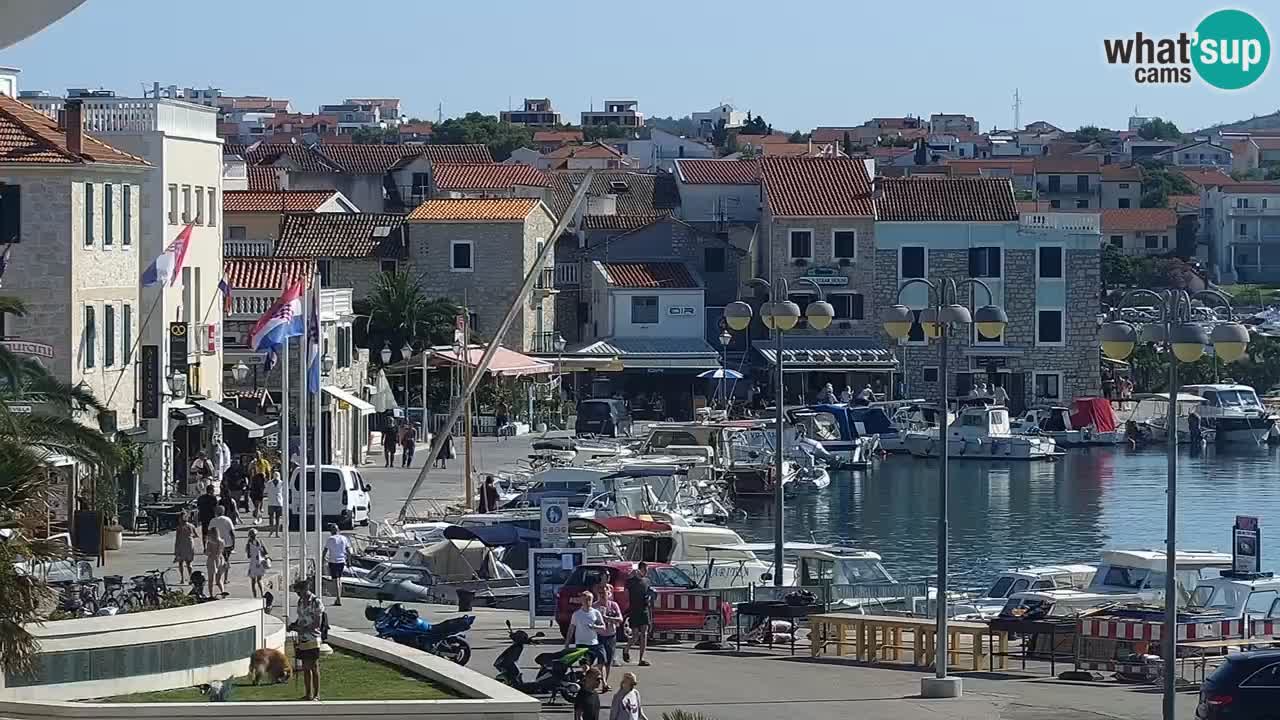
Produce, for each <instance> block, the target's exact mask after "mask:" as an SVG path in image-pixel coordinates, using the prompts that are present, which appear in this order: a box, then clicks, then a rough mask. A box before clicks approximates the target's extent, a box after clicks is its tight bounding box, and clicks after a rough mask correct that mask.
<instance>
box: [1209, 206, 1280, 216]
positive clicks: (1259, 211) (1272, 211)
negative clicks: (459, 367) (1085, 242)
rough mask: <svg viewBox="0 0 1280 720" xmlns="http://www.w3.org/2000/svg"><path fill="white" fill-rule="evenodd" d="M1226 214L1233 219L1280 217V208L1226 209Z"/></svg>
mask: <svg viewBox="0 0 1280 720" xmlns="http://www.w3.org/2000/svg"><path fill="white" fill-rule="evenodd" d="M1209 209H1210V210H1212V209H1213V208H1209ZM1227 213H1228V214H1230V215H1234V216H1235V217H1248V216H1253V217H1259V216H1270V215H1280V207H1228V208H1227Z"/></svg>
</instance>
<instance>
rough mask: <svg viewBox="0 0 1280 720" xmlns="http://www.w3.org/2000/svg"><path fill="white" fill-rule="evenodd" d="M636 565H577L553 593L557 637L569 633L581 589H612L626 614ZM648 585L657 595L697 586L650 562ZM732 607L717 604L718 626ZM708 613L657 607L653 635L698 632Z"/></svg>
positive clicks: (663, 565)
mask: <svg viewBox="0 0 1280 720" xmlns="http://www.w3.org/2000/svg"><path fill="white" fill-rule="evenodd" d="M637 565H639V563H635V562H626V561H620V562H601V563H588V564H586V565H580V566H578V568H577V569H575V570H574V571H573V574H572V575H570V576H569V579H568V581H567V582H565V584H564V585H562V586H561V587H560V591H559V592H558V593H557V594H556V623H557V624H559V625H560V634H561V635H562V636H567V635H568V633H569V618H570V617H571V616H572V615H573V613H574V611H576V610H577V609H578V596H579V595H581V594H582V591H584V590H590V589H592V588H594V587H595V586H596V585H598V584H600V583H601V582H607V583H608V584H609V585H611V586H612V587H613V599H614V602H616V603H618V607H619V608H621V609H622V615H623V617H626V615H627V609H628V607H629V606H630V604H631V602H630V598H629V597H627V578H629V577H631V575H632V574H633V573H634V572H635V569H636V566H637ZM649 586H650V587H652V588H653V590H654V592H657V593H658V594H660V595H661V594H663V593H674V592H680V591H683V590H696V589H697V588H698V584H697V583H696V582H694V581H693V578H690V577H689V576H688V575H686V574H685V573H684V571H683V570H680V569H679V568H676V567H672V566H671V565H668V564H666V563H649ZM732 613H733V608H732V606H730V605H729V603H721V604H720V623H721V627H728V626H729V622H730V620H731V618H732ZM706 616H707V613H706V612H705V611H700V610H669V609H665V608H660V607H654V609H653V627H652V628H651V631H652V632H680V631H689V630H700V629H702V628H703V627H704V626H705V625H706V623H707V617H706Z"/></svg>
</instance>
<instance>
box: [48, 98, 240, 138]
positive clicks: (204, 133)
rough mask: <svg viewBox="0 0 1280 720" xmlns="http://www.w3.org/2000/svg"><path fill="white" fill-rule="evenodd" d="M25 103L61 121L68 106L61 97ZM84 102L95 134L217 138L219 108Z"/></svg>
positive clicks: (121, 101)
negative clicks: (175, 135) (59, 118)
mask: <svg viewBox="0 0 1280 720" xmlns="http://www.w3.org/2000/svg"><path fill="white" fill-rule="evenodd" d="M26 101H27V103H28V104H30V105H31V106H32V107H34V108H35V109H36V110H38V111H40V112H41V113H44V114H45V115H47V116H49V117H51V118H53V119H54V120H57V119H58V111H59V110H62V109H63V108H65V106H66V101H65V100H63V99H62V98H27V99H26ZM82 103H83V104H82V106H81V107H82V110H81V117H82V118H83V122H84V129H85V131H86V132H89V133H93V134H96V135H106V134H110V133H146V132H155V131H158V130H163V131H165V132H169V133H174V134H178V135H184V136H187V137H196V138H202V139H206V140H216V139H217V137H218V111H217V109H216V108H211V107H205V106H203V105H193V104H191V103H186V102H181V101H178V100H170V99H167V98H161V99H158V100H157V99H145V100H142V99H138V98H83V99H82Z"/></svg>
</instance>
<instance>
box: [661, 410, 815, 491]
mask: <svg viewBox="0 0 1280 720" xmlns="http://www.w3.org/2000/svg"><path fill="white" fill-rule="evenodd" d="M772 425H773V423H772V421H767V420H726V421H710V422H683V423H655V424H654V425H652V426H650V428H649V434H648V435H647V436H646V437H645V439H644V441H643V442H642V443H641V444H640V446H639V450H638V452H639V454H640V455H642V456H643V455H653V454H667V455H678V456H688V457H696V458H698V459H699V461H700V462H699V463H698V468H699V469H700V470H701V469H704V468H705V471H706V475H705V476H701V477H697V478H694V482H700V483H705V484H708V485H719V486H723V487H724V488H725V489H727V490H730V491H732V492H733V494H734V495H738V496H746V495H772V494H773V487H774V485H773V478H774V474H775V473H774V471H773V457H774V450H773V447H774V446H773V435H774V433H773V432H772ZM794 472H795V468H794V467H793V466H792V464H791V463H790V462H787V461H785V460H784V461H783V471H782V482H783V483H786V482H790V480H791V477H792V475H793V474H794Z"/></svg>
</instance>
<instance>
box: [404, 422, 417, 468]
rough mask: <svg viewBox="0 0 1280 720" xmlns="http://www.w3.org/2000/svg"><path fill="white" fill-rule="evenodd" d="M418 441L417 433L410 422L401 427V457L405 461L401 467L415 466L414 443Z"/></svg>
mask: <svg viewBox="0 0 1280 720" xmlns="http://www.w3.org/2000/svg"><path fill="white" fill-rule="evenodd" d="M416 441H417V432H416V431H415V430H414V429H413V425H411V424H410V423H409V422H408V421H405V422H404V423H402V424H401V425H400V455H401V457H402V459H403V464H402V465H401V467H409V466H411V465H412V464H413V450H414V443H415V442H416Z"/></svg>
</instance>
